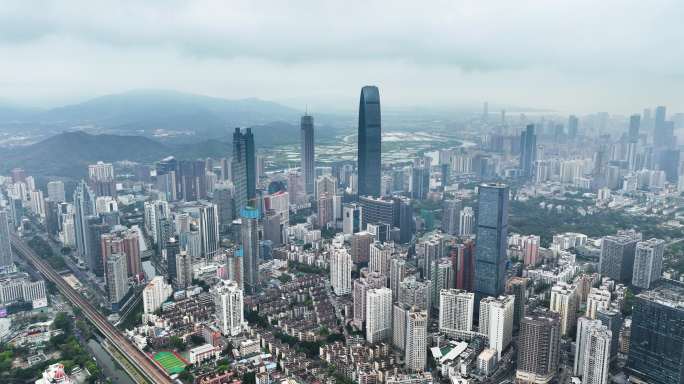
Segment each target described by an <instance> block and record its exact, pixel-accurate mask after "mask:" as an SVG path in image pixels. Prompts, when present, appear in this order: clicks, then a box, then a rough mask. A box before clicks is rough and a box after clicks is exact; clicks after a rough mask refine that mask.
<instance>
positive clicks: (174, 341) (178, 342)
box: [169, 336, 185, 351]
mask: <svg viewBox="0 0 684 384" xmlns="http://www.w3.org/2000/svg"><path fill="white" fill-rule="evenodd" d="M169 345H171V347H172V348H174V349H177V350H179V351H182V350H184V349H185V342H184V341H183V339H181V338H180V337H178V336H171V337H169Z"/></svg>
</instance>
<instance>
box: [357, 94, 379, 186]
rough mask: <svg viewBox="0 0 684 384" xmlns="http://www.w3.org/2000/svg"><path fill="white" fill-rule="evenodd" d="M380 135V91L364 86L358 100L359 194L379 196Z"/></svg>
mask: <svg viewBox="0 0 684 384" xmlns="http://www.w3.org/2000/svg"><path fill="white" fill-rule="evenodd" d="M381 136H382V131H381V127H380V92H379V91H378V87H375V86H365V87H363V88H362V89H361V99H360V101H359V131H358V171H359V174H358V183H359V188H358V193H359V196H375V197H377V196H380V180H381V176H382V174H381V167H382V165H381V159H380V158H381V154H382V152H381Z"/></svg>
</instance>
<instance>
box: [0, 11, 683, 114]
mask: <svg viewBox="0 0 684 384" xmlns="http://www.w3.org/2000/svg"><path fill="white" fill-rule="evenodd" d="M681 14H684V3H681V2H675V1H663V2H658V3H657V4H655V3H643V2H636V1H627V2H624V1H620V2H618V1H614V0H610V1H604V2H600V3H595V2H592V1H578V2H572V4H570V3H568V4H566V3H550V2H544V1H526V2H514V3H513V2H506V1H492V2H486V3H484V2H475V1H465V2H458V3H457V2H452V1H435V2H430V3H429V4H425V3H420V4H418V3H415V2H408V1H399V2H391V3H390V2H372V3H367V2H360V1H352V2H344V3H335V4H328V3H321V2H314V1H307V2H299V3H297V5H296V6H293V5H292V4H285V3H281V2H273V1H266V2H260V3H258V4H256V3H254V2H245V1H236V2H230V4H226V3H223V2H220V1H195V2H191V3H186V2H180V1H171V2H163V3H162V2H142V3H141V2H132V1H118V2H109V3H104V4H94V3H91V2H86V1H73V2H68V3H63V2H57V1H45V2H41V1H7V2H3V3H2V4H0V55H2V57H4V58H10V60H3V61H1V62H0V100H6V101H8V102H10V103H12V104H18V105H24V106H40V107H55V106H61V105H66V104H71V103H77V102H82V101H84V100H87V99H90V98H94V97H97V96H102V95H107V94H113V93H121V92H125V91H129V90H134V89H169V90H177V91H180V92H189V93H195V94H201V95H208V96H215V97H221V98H227V99H242V98H251V97H255V98H260V99H263V100H269V101H274V102H278V103H281V104H284V105H287V106H290V107H294V108H302V109H303V108H304V106H306V105H308V106H309V107H310V108H312V109H313V110H321V111H326V110H331V111H340V110H341V111H346V110H353V109H354V108H355V105H356V104H357V103H358V92H359V89H360V88H361V86H363V85H366V84H374V85H377V86H378V87H379V88H380V90H381V97H382V101H383V105H385V106H392V107H395V108H414V107H425V108H435V109H442V108H453V107H454V106H461V107H463V106H467V107H470V108H477V107H478V106H481V104H482V102H484V101H488V102H489V103H490V105H491V106H492V107H493V108H494V107H495V106H496V105H510V106H516V107H520V108H535V109H546V110H554V111H558V112H559V113H591V112H598V111H607V112H610V113H612V114H623V115H628V114H631V113H638V112H641V111H642V109H643V108H645V107H651V108H652V107H655V106H656V105H667V106H668V111H671V112H679V111H684V95H682V94H681V92H680V91H679V90H680V89H682V88H683V87H684V69H682V68H684V65H683V64H684V53H682V52H681V50H679V49H677V47H678V43H679V42H680V38H681V34H680V33H679V30H680V27H679V20H678V19H679V15H681ZM493 108H490V111H492V112H494V109H493Z"/></svg>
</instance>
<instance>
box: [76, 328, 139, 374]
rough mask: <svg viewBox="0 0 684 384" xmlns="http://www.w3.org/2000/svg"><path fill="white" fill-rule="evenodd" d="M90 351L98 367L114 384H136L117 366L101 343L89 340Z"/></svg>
mask: <svg viewBox="0 0 684 384" xmlns="http://www.w3.org/2000/svg"><path fill="white" fill-rule="evenodd" d="M88 350H89V351H90V353H91V355H92V356H93V357H94V358H95V359H97V365H98V366H99V367H100V369H102V372H103V373H104V374H105V376H106V377H107V378H109V379H110V380H111V381H112V383H114V384H135V382H134V381H133V379H131V378H130V376H128V373H126V371H124V370H123V369H121V368H119V367H117V366H116V363H115V362H114V359H113V358H112V356H111V355H110V354H109V353H107V351H105V350H104V348H103V347H102V345H100V343H99V342H98V341H97V340H95V339H94V338H93V339H90V340H88Z"/></svg>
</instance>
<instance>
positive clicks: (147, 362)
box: [10, 234, 174, 384]
mask: <svg viewBox="0 0 684 384" xmlns="http://www.w3.org/2000/svg"><path fill="white" fill-rule="evenodd" d="M10 237H11V242H12V247H13V248H14V251H15V252H16V253H17V254H19V255H21V256H23V257H24V259H26V260H27V261H29V262H30V263H31V264H33V266H34V267H35V268H36V269H37V270H38V271H39V272H40V273H41V274H43V276H45V278H46V279H48V280H49V281H51V282H53V283H54V284H55V285H56V286H57V289H59V291H60V292H61V293H62V295H64V297H66V298H67V299H68V300H69V301H70V302H71V304H72V305H74V306H75V307H77V308H79V309H80V310H81V312H82V314H83V316H84V317H85V318H86V319H88V320H89V321H90V322H91V323H92V324H93V325H94V326H95V327H96V328H97V329H98V330H99V331H100V332H101V333H102V334H103V335H104V336H105V337H106V338H107V340H109V342H110V344H111V345H112V346H114V347H115V348H116V349H117V350H118V351H119V352H120V353H121V354H122V355H123V356H124V357H125V358H126V359H127V360H128V361H130V363H131V364H132V365H133V367H135V369H137V370H138V371H139V372H140V373H141V374H142V375H143V377H144V378H145V379H146V380H147V381H148V382H149V383H153V384H172V383H173V382H174V381H173V380H171V378H170V377H169V375H168V374H167V373H166V372H165V371H164V370H163V369H162V368H161V367H160V366H158V365H157V364H156V363H155V362H154V361H152V360H151V359H150V358H149V357H148V356H147V355H146V354H145V353H143V352H142V351H140V350H139V349H138V348H137V347H136V346H135V345H133V344H132V343H131V342H130V341H129V340H128V339H127V338H126V337H124V336H123V335H122V334H121V332H119V330H118V329H116V328H114V326H113V325H111V324H110V323H109V322H108V321H107V319H105V317H104V316H103V315H102V314H100V313H99V312H98V311H97V309H95V307H93V306H92V304H90V303H89V302H88V301H87V300H85V298H84V297H83V296H82V295H81V294H80V293H78V292H77V291H76V290H75V289H73V288H71V286H70V285H69V284H67V282H66V281H65V280H64V279H63V278H62V276H60V275H59V274H58V273H57V272H55V270H54V269H53V268H52V267H50V265H49V264H48V263H46V262H45V261H43V260H42V259H41V258H40V257H39V256H38V255H37V254H36V253H35V252H34V251H33V249H31V247H29V246H28V245H26V243H25V242H24V241H23V240H22V239H21V238H20V237H18V236H17V235H15V234H11V235H10Z"/></svg>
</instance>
